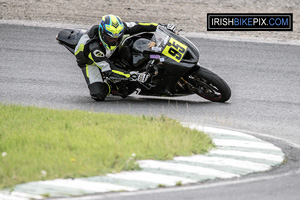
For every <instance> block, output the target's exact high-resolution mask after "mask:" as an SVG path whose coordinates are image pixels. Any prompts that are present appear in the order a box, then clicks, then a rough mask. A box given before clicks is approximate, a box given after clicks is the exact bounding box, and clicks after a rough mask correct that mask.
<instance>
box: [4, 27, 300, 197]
mask: <svg viewBox="0 0 300 200" xmlns="http://www.w3.org/2000/svg"><path fill="white" fill-rule="evenodd" d="M58 31H59V29H55V28H37V27H26V26H17V25H4V24H0V52H1V54H0V57H1V64H0V101H1V102H3V103H9V104H22V105H33V106H38V107H49V108H54V109H82V110H88V111H95V112H110V113H128V114H135V115H142V114H144V115H155V116H159V115H162V114H164V115H167V116H169V117H171V118H175V119H178V120H179V121H182V122H192V123H197V124H201V125H207V126H214V127H223V128H229V129H238V130H244V131H246V132H247V133H249V134H254V135H255V136H257V137H259V138H262V139H264V140H267V141H269V142H271V143H274V144H275V145H277V146H279V147H281V148H282V149H283V151H284V152H285V154H286V156H287V162H286V163H285V164H283V165H282V166H280V167H278V168H276V169H273V170H271V171H269V172H266V173H259V174H252V175H248V176H246V177H243V178H235V179H230V180H226V181H211V182H207V183H203V184H199V185H193V186H184V187H178V188H167V189H158V190H150V191H144V192H137V193H131V194H106V195H99V196H93V198H95V199H97V198H99V199H100V198H101V199H116V200H121V199H122V200H123V199H130V200H140V199H143V200H147V199H149V200H150V199H156V200H157V199H160V200H168V199H170V200H171V199H202V200H203V199H226V200H231V199H243V200H248V199H249V200H253V199H256V200H258V199H261V200H268V199H270V200H275V199H285V200H288V199H300V161H299V159H300V154H299V153H300V137H299V133H300V130H299V129H300V100H299V99H300V46H293V45H282V44H265V43H251V42H232V41H220V40H211V39H196V38H194V39H193V38H191V40H192V41H193V42H194V44H195V45H196V46H197V47H198V48H199V51H200V55H201V59H200V62H201V64H202V65H203V66H205V67H206V68H208V69H210V70H212V71H214V72H215V73H217V74H218V75H220V76H221V77H222V78H223V79H224V80H226V81H227V82H228V84H229V85H230V87H231V90H232V97H231V99H230V100H229V101H228V103H225V104H221V103H212V102H209V101H206V100H205V99H202V98H200V97H198V96H196V95H193V96H187V97H180V98H156V97H145V96H136V95H132V96H130V97H128V98H126V99H121V98H119V97H108V98H107V100H106V101H105V102H95V101H93V100H92V99H91V98H90V97H89V93H88V89H87V86H86V83H85V80H84V78H83V75H82V74H81V70H80V69H79V68H78V67H77V65H76V62H75V58H74V56H73V55H71V53H69V52H68V51H67V50H66V49H65V48H64V47H63V46H60V45H58V43H57V42H56V40H55V36H56V34H57V32H58Z"/></svg>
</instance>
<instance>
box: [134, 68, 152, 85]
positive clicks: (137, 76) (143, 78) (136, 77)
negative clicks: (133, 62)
mask: <svg viewBox="0 0 300 200" xmlns="http://www.w3.org/2000/svg"><path fill="white" fill-rule="evenodd" d="M148 78H149V74H146V73H145V72H143V73H139V72H136V71H132V72H130V80H132V81H138V82H139V83H145V82H146V81H147V80H148Z"/></svg>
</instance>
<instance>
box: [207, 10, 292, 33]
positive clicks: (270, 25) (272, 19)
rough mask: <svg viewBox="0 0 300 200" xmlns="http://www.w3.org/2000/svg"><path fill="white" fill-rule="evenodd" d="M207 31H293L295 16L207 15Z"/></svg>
mask: <svg viewBox="0 0 300 200" xmlns="http://www.w3.org/2000/svg"><path fill="white" fill-rule="evenodd" d="M207 31H293V14H292V13H247V14H246V13H207Z"/></svg>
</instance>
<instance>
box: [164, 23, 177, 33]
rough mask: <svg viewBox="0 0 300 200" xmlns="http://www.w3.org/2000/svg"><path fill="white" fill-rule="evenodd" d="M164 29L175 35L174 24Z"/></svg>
mask: <svg viewBox="0 0 300 200" xmlns="http://www.w3.org/2000/svg"><path fill="white" fill-rule="evenodd" d="M166 27H167V29H168V30H170V31H172V32H173V33H175V30H176V26H175V25H174V24H168V25H167V26H166Z"/></svg>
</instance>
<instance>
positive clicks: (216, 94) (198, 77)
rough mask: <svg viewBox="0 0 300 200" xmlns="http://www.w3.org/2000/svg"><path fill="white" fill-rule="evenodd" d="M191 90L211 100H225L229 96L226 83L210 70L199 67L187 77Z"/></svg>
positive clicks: (229, 91)
mask: <svg viewBox="0 0 300 200" xmlns="http://www.w3.org/2000/svg"><path fill="white" fill-rule="evenodd" d="M188 82H189V83H190V84H191V85H192V86H193V92H194V93H196V94H197V95H199V96H201V97H203V98H204V99H208V100H210V101H213V102H225V101H228V99H229V98H230V96H231V90H230V88H229V86H228V84H227V83H226V82H225V81H224V80H223V79H222V78H220V77H219V76H218V75H217V74H215V73H213V72H212V71H210V70H208V69H205V68H203V67H201V68H200V69H199V70H198V71H196V72H194V73H193V74H191V75H190V76H189V77H188Z"/></svg>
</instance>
